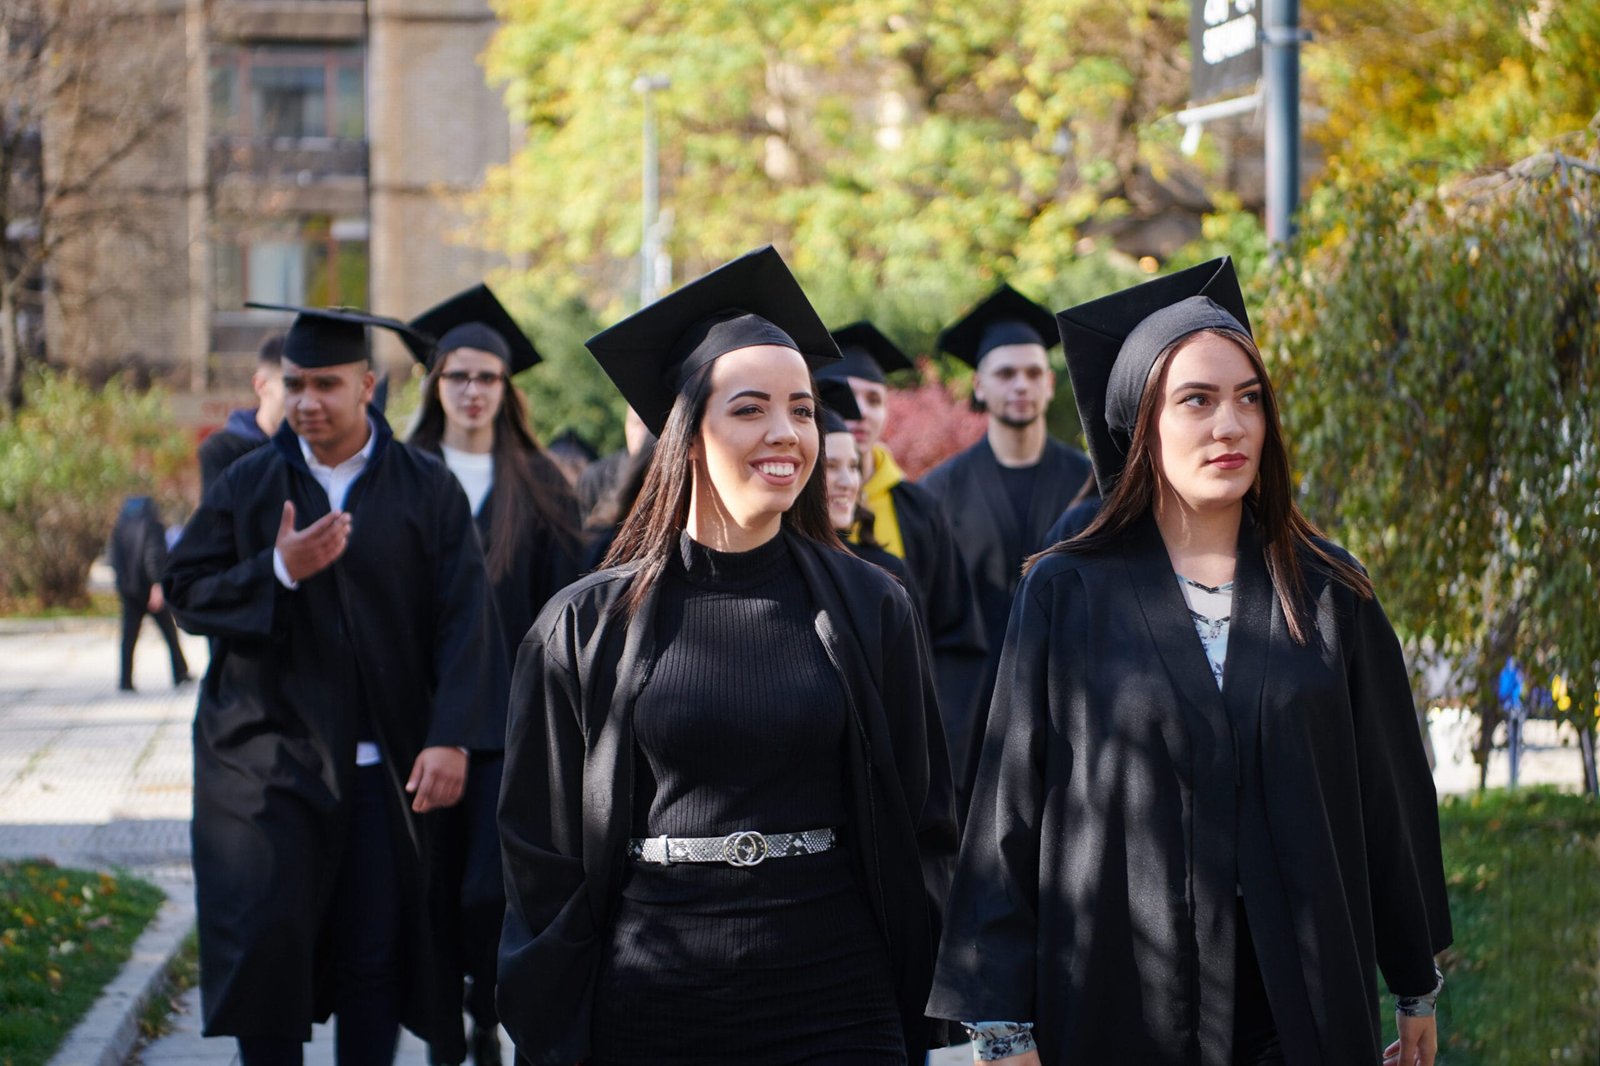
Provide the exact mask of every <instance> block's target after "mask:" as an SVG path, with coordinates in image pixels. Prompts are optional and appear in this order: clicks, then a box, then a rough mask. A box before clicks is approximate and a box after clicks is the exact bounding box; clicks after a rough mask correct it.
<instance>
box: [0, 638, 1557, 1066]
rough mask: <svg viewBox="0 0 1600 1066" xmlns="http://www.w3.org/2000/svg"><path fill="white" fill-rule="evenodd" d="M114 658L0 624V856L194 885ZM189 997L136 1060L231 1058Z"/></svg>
mask: <svg viewBox="0 0 1600 1066" xmlns="http://www.w3.org/2000/svg"><path fill="white" fill-rule="evenodd" d="M183 648H184V654H185V655H186V656H188V659H189V664H190V669H191V670H192V671H193V672H194V673H195V674H197V675H198V674H200V673H201V672H202V671H203V670H204V668H205V665H206V661H207V655H208V653H207V649H206V643H205V641H204V640H201V639H199V638H196V637H191V636H188V635H187V634H185V635H184V636H183ZM117 656H118V634H117V623H116V622H115V621H113V620H110V619H92V620H67V621H61V622H39V623H30V622H15V621H5V620H0V858H24V857H45V858H49V859H52V860H54V861H56V862H58V863H61V864H63V865H75V866H88V867H91V868H93V867H99V866H121V867H126V868H128V869H130V870H132V871H134V872H136V873H139V874H141V875H143V876H148V877H155V878H157V879H159V880H162V881H164V882H166V883H169V884H170V883H171V882H172V881H174V880H177V881H180V882H184V883H188V884H192V877H191V874H190V871H189V865H188V864H189V815H190V808H191V805H192V797H191V789H192V785H193V773H192V759H191V753H190V724H191V722H192V721H193V718H194V706H195V699H196V696H197V689H196V686H195V685H194V684H190V685H187V686H185V687H184V688H182V689H178V690H173V688H172V687H171V682H172V678H171V674H170V671H169V668H168V665H167V655H166V646H165V644H164V643H163V642H162V640H161V637H160V634H159V633H157V632H156V630H155V627H154V625H153V624H152V623H148V622H147V623H146V625H145V629H144V632H143V634H142V636H141V637H140V640H139V646H138V650H137V654H136V659H135V663H134V684H135V685H136V686H137V687H138V689H139V691H138V692H137V693H131V694H130V693H119V692H118V691H117V690H116V682H117ZM1471 732H1472V724H1471V722H1470V721H1466V720H1463V719H1460V718H1459V716H1457V717H1450V716H1449V715H1442V716H1439V717H1438V718H1436V720H1435V722H1434V723H1433V727H1432V734H1433V741H1434V747H1435V750H1436V752H1437V754H1438V756H1439V759H1440V765H1439V768H1438V770H1437V771H1436V772H1435V775H1434V779H1435V782H1436V783H1437V784H1438V786H1439V789H1440V791H1441V792H1456V791H1467V790H1469V789H1471V788H1473V787H1476V784H1477V774H1476V771H1475V770H1474V769H1473V767H1472V763H1471V753H1470V750H1469V748H1470V736H1471ZM1545 733H1548V734H1549V736H1545V735H1544V734H1545ZM1529 741H1530V742H1532V743H1556V742H1559V740H1558V734H1557V731H1556V730H1555V727H1554V726H1553V725H1551V724H1550V723H1532V724H1530V731H1529ZM1506 776H1507V775H1506V765H1505V757H1504V754H1503V753H1496V756H1495V761H1493V762H1492V763H1491V766H1490V777H1489V781H1490V784H1491V785H1503V784H1504V783H1505V781H1506ZM1522 779H1523V782H1524V783H1525V784H1538V783H1556V784H1561V785H1563V786H1566V787H1569V788H1570V787H1574V786H1575V785H1576V784H1577V783H1578V782H1580V781H1581V780H1582V777H1581V768H1580V764H1579V761H1578V755H1577V753H1576V751H1574V750H1572V749H1570V748H1569V749H1566V750H1558V751H1544V752H1532V753H1529V755H1528V757H1527V758H1526V759H1525V761H1524V764H1523V770H1522ZM198 999H199V997H198V995H197V994H190V995H189V996H188V997H187V998H186V999H185V1001H184V1012H183V1013H182V1014H181V1015H180V1016H179V1017H178V1019H177V1026H176V1028H175V1029H174V1030H173V1032H172V1033H171V1034H170V1035H168V1036H167V1037H165V1038H163V1039H161V1040H159V1041H156V1042H155V1043H154V1044H153V1045H152V1046H150V1047H149V1048H147V1049H146V1050H145V1051H144V1053H143V1057H144V1061H145V1062H146V1063H147V1064H150V1066H154V1064H157V1063H160V1064H164V1066H199V1064H202V1063H208V1064H209V1063H215V1064H217V1066H223V1064H227V1063H231V1062H232V1061H233V1060H234V1058H235V1045H234V1042H233V1041H232V1040H229V1039H223V1038H219V1039H215V1040H206V1039H204V1038H202V1037H201V1036H200V1034H199V1022H198V1009H199V1002H198ZM80 1035H81V1034H80ZM107 1039H109V1036H108V1037H107ZM332 1045H333V1041H332V1034H331V1032H329V1031H328V1030H327V1029H326V1028H325V1027H322V1028H319V1029H318V1030H317V1035H316V1039H315V1040H314V1041H313V1043H312V1044H311V1045H310V1046H309V1047H308V1049H307V1055H306V1062H307V1064H308V1066H321V1064H330V1066H331V1063H332V1059H333V1054H332ZM508 1052H509V1049H508ZM398 1061H399V1062H400V1063H402V1064H404V1066H424V1064H425V1063H426V1061H427V1056H426V1049H425V1048H424V1047H423V1046H422V1045H421V1043H420V1042H419V1041H417V1040H416V1039H415V1038H414V1037H411V1036H409V1035H407V1036H406V1037H405V1038H404V1039H403V1040H402V1043H401V1054H400V1058H399V1060H398ZM506 1061H507V1062H510V1061H511V1059H510V1057H509V1053H508V1055H507V1059H506ZM966 1061H970V1059H969V1057H968V1055H967V1053H965V1052H964V1051H962V1050H961V1049H951V1050H949V1051H947V1052H943V1053H940V1054H939V1055H938V1056H936V1057H935V1058H934V1060H933V1062H934V1063H935V1064H936V1066H955V1064H957V1063H962V1062H966Z"/></svg>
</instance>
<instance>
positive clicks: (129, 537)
mask: <svg viewBox="0 0 1600 1066" xmlns="http://www.w3.org/2000/svg"><path fill="white" fill-rule="evenodd" d="M106 561H107V562H109V563H110V564H111V570H112V572H113V573H115V574H116V578H117V582H116V584H117V595H118V596H121V597H122V598H123V599H124V600H131V601H134V602H136V603H141V604H142V603H145V602H146V601H147V600H149V598H150V586H152V585H154V584H155V583H156V582H157V581H160V580H161V572H162V570H164V569H165V568H166V562H167V537H166V530H165V528H164V527H163V526H162V525H161V515H160V512H158V511H157V510H156V505H155V501H154V500H152V499H150V497H148V496H138V497H133V498H130V499H129V500H127V501H126V502H125V503H123V505H122V510H121V511H120V512H119V513H118V514H117V524H116V525H115V526H114V527H112V530H111V542H110V544H109V545H108V546H107V548H106Z"/></svg>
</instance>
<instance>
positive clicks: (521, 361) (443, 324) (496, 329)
mask: <svg viewBox="0 0 1600 1066" xmlns="http://www.w3.org/2000/svg"><path fill="white" fill-rule="evenodd" d="M411 327H412V328H413V329H415V330H417V331H418V332H420V333H426V334H427V335H428V336H430V337H437V338H438V341H439V343H438V344H437V345H436V346H435V347H434V348H433V350H432V352H431V353H428V354H424V355H421V356H418V359H417V361H418V362H420V363H422V364H423V365H424V366H427V367H428V368H429V369H432V367H433V364H434V362H435V361H436V359H437V357H438V356H439V355H441V354H446V353H449V352H453V351H455V350H456V349H457V348H476V349H478V350H479V351H484V352H488V353H489V354H491V355H497V356H499V357H500V360H501V362H503V363H505V364H506V373H507V375H509V376H511V377H515V376H516V375H518V374H520V373H522V372H523V371H524V370H526V369H528V368H529V367H530V366H533V365H534V364H535V363H537V362H539V359H540V356H539V350H538V349H537V348H535V347H534V346H533V342H532V341H530V340H529V339H528V335H527V334H526V333H523V332H522V329H521V327H519V326H518V325H517V322H516V319H514V318H512V317H511V316H510V315H509V314H508V313H507V312H506V309H505V307H504V306H502V305H501V303H500V301H499V300H497V299H495V295H494V293H493V292H491V291H490V290H489V286H487V285H474V286H473V287H472V288H470V289H468V290H466V291H465V292H460V293H457V294H456V295H454V296H452V297H450V298H449V299H448V300H446V301H444V302H443V303H441V304H438V305H436V306H434V307H430V308H428V310H426V311H424V312H422V314H420V315H418V316H417V317H416V318H413V319H412V320H411ZM412 354H413V355H416V354H417V353H416V352H415V350H413V352H412Z"/></svg>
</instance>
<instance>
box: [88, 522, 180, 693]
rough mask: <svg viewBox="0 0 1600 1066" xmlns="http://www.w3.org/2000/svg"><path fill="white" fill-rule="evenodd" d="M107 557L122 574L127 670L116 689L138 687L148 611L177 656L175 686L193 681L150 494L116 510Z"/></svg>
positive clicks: (120, 597) (124, 664)
mask: <svg viewBox="0 0 1600 1066" xmlns="http://www.w3.org/2000/svg"><path fill="white" fill-rule="evenodd" d="M106 558H107V559H108V561H109V562H110V563H111V569H112V571H113V572H114V573H115V574H116V576H117V599H118V600H120V601H121V602H122V672H121V674H120V675H119V680H118V682H117V688H118V689H120V690H122V691H123V692H132V691H133V690H134V689H133V648H134V645H135V644H136V643H138V640H139V630H140V628H141V627H143V625H144V618H145V615H149V616H150V617H151V618H154V619H155V622H156V628H157V629H158V630H160V631H161V637H162V639H163V640H165V641H166V642H167V653H168V655H169V656H171V658H172V686H173V687H174V688H177V687H178V686H179V685H182V684H183V683H185V682H186V681H188V680H189V663H188V661H187V660H186V659H184V657H183V648H182V647H181V646H180V645H179V644H178V627H177V625H176V624H175V623H174V622H173V620H172V612H171V611H170V610H168V609H167V603H166V599H165V597H164V596H163V595H162V592H161V575H162V574H163V573H164V572H165V571H166V568H167V530H166V527H165V526H163V525H162V524H161V509H160V508H159V507H157V506H156V501H155V500H152V499H151V498H150V497H148V496H130V497H128V498H127V499H126V500H124V501H123V503H122V510H121V511H119V512H118V513H117V523H116V525H115V526H114V527H113V528H112V530H111V543H110V546H109V547H108V548H107V549H106Z"/></svg>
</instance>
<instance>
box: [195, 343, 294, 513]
mask: <svg viewBox="0 0 1600 1066" xmlns="http://www.w3.org/2000/svg"><path fill="white" fill-rule="evenodd" d="M250 387H251V388H252V389H254V390H255V394H256V405H255V407H253V408H252V407H244V408H240V409H238V410H236V411H230V412H228V420H227V421H226V422H224V423H223V424H222V428H221V429H219V430H217V431H216V432H215V433H213V434H211V436H209V437H207V438H206V439H205V440H203V441H201V442H200V453H199V458H200V493H201V495H204V494H205V491H206V489H208V488H210V487H211V485H212V483H213V482H215V481H216V480H217V478H219V477H221V476H222V472H223V471H224V470H226V469H228V467H229V466H231V465H233V462H234V460H235V459H238V458H239V457H240V456H241V455H248V454H249V453H250V452H253V451H255V450H256V449H257V448H259V447H261V446H262V445H263V444H265V443H267V441H269V440H271V439H272V435H273V434H274V433H276V432H278V426H279V424H281V423H282V422H283V334H282V333H274V334H272V335H271V336H269V337H268V338H267V339H266V340H264V341H262V342H261V348H260V350H259V351H258V352H257V353H256V369H255V372H254V373H253V374H251V375H250Z"/></svg>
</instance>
